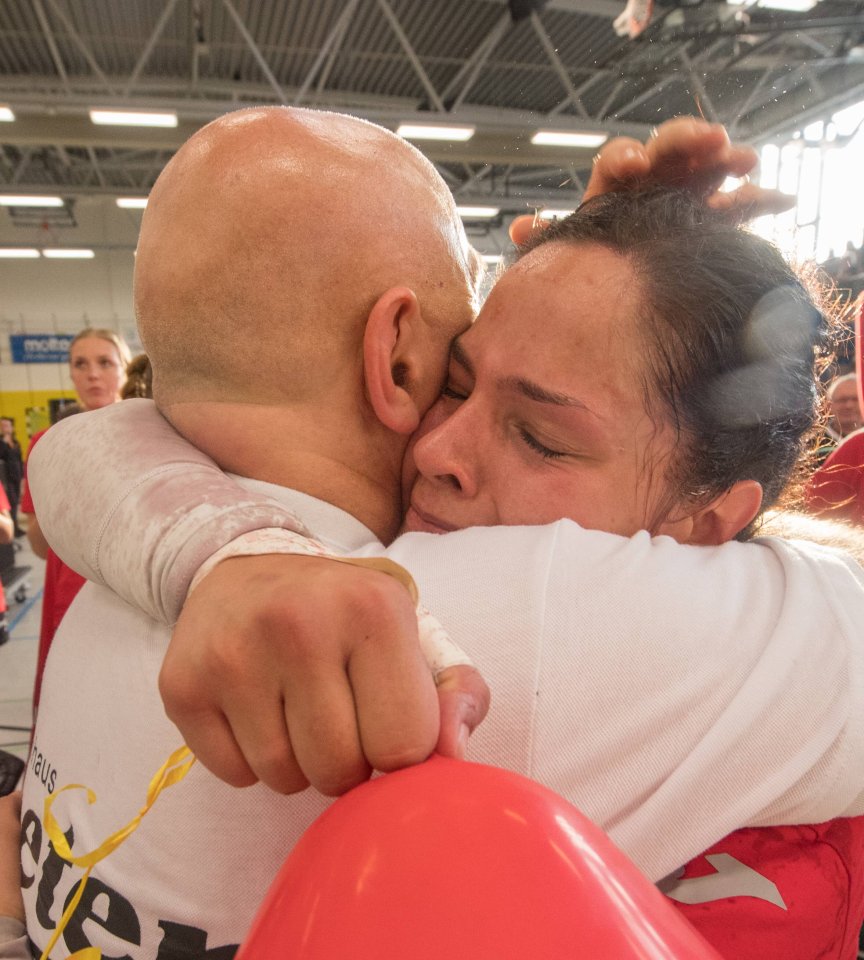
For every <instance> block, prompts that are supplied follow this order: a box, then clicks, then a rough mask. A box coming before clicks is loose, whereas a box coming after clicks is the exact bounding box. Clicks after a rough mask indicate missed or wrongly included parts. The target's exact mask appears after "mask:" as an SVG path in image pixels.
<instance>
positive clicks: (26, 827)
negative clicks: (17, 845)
mask: <svg viewBox="0 0 864 960" xmlns="http://www.w3.org/2000/svg"><path fill="white" fill-rule="evenodd" d="M25 848H26V849H27V850H29V851H30V856H31V857H32V858H33V865H34V873H33V876H32V877H31V876H29V875H28V874H27V873H25V871H24V857H23V856H22V857H21V886H22V887H23V888H24V889H25V890H29V889H30V887H32V886H33V884H34V882H35V880H36V873H35V868H36V866H38V864H39V854H40V853H41V852H42V824H41V823H40V822H39V818H38V817H37V816H36V814H35V813H34V812H33V811H32V810H25V811H24V816H23V817H22V819H21V853H22V854H23V853H24V850H25Z"/></svg>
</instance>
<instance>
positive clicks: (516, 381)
mask: <svg viewBox="0 0 864 960" xmlns="http://www.w3.org/2000/svg"><path fill="white" fill-rule="evenodd" d="M501 385H502V386H503V387H504V388H505V389H509V390H518V391H519V393H521V394H522V395H523V396H526V397H528V399H529V400H536V402H537V403H551V404H554V405H555V406H556V407H577V408H578V409H580V410H584V411H585V412H586V413H590V414H591V415H592V416H595V417H596V416H597V414H596V413H594V411H593V410H592V409H591V408H590V407H589V406H588V405H587V404H586V403H585V402H584V401H583V400H579V399H578V398H576V397H571V396H570V395H569V394H567V393H560V392H559V391H557V390H547V389H546V388H545V387H541V386H540V384H539V383H534V382H533V380H526V379H525V378H524V377H506V378H505V379H504V380H502V381H501Z"/></svg>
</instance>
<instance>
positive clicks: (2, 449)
mask: <svg viewBox="0 0 864 960" xmlns="http://www.w3.org/2000/svg"><path fill="white" fill-rule="evenodd" d="M0 460H2V461H3V463H4V464H5V468H6V476H5V478H4V481H3V488H4V490H5V491H6V498H7V499H8V501H9V507H10V510H11V512H12V522H13V523H14V525H15V536H16V537H20V536H23V535H24V531H23V530H21V529H20V528H19V526H18V503H19V501H20V499H21V481H22V479H23V478H24V462H23V460H22V458H21V445H20V444H19V443H18V438H17V437H16V436H15V421H14V420H13V419H12V418H11V417H0Z"/></svg>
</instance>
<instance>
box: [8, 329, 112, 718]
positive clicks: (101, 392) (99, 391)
mask: <svg viewBox="0 0 864 960" xmlns="http://www.w3.org/2000/svg"><path fill="white" fill-rule="evenodd" d="M130 360H131V354H130V351H129V347H128V346H127V345H126V341H125V340H124V339H123V338H122V337H121V336H119V334H117V333H115V331H113V330H106V329H102V328H99V327H87V328H86V329H85V330H82V331H81V332H80V333H78V334H77V335H76V337H75V339H74V340H73V341H72V343H71V345H70V347H69V372H70V374H71V376H72V383H73V385H74V386H75V393H76V394H77V395H78V403H79V405H80V406H81V407H82V408H83V411H84V412H86V411H88V410H99V409H101V408H102V407H107V406H108V405H109V404H111V403H117V402H118V401H119V400H120V399H121V395H120V391H121V388H122V387H123V384H124V381H125V379H126V367H127V364H128V363H129V362H130ZM49 429H50V428H49ZM44 433H45V431H44V430H42V431H41V432H40V433H37V434H36V435H35V436H34V437H33V439H32V440H31V441H30V449H29V450H28V452H27V458H28V460H29V458H30V453H31V452H32V450H33V447H34V446H35V445H36V443H37V442H38V441H39V438H40V437H41V436H42V435H43V434H44ZM70 507H73V508H74V504H73V503H70ZM20 510H21V513H23V514H24V515H25V516H26V518H27V539H28V540H29V541H30V546H31V547H32V548H33V552H34V553H35V554H36V555H37V556H39V557H42V559H43V560H45V561H46V566H45V588H44V592H43V595H42V625H41V628H40V630H39V655H38V658H37V661H36V680H35V683H34V687H33V710H34V715H35V711H36V708H37V707H38V705H39V693H40V690H41V686H42V671H43V670H44V669H45V659H46V657H47V656H48V650H49V649H50V647H51V641H52V640H53V639H54V634H55V632H56V630H57V627H58V625H59V623H60V621H61V620H62V619H63V614H65V613H66V611H67V609H68V608H69V605H70V604H71V603H72V601H73V600H74V599H75V596H76V594H77V593H78V591H79V590H80V589H81V587H82V586H83V585H84V583H85V580H84V578H83V577H81V576H79V575H78V574H77V573H75V571H74V570H72V569H71V568H70V567H67V566H66V564H65V563H63V562H62V560H60V559H59V558H58V557H57V555H56V554H55V553H54V551H53V550H51V548H50V547H49V546H48V542H47V541H46V540H45V537H44V536H43V534H42V531H41V530H40V529H39V521H38V519H37V517H36V511H35V509H34V507H33V499H32V497H31V496H30V491H29V489H28V488H27V484H26V474H25V485H24V490H23V492H22V495H21V507H20Z"/></svg>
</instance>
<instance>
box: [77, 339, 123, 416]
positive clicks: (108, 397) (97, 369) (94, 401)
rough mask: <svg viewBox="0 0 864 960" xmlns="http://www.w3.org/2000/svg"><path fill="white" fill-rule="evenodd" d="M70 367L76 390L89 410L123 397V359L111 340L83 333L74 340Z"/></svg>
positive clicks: (104, 405)
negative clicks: (121, 389) (121, 392)
mask: <svg viewBox="0 0 864 960" xmlns="http://www.w3.org/2000/svg"><path fill="white" fill-rule="evenodd" d="M69 368H70V371H71V374H72V383H73V384H74V385H75V392H76V393H77V394H78V399H79V400H80V401H81V403H82V405H83V406H84V408H85V409H86V410H98V409H99V408H100V407H107V406H108V404H109V403H115V402H116V401H117V400H119V399H120V387H121V386H122V385H123V380H124V367H123V361H122V360H121V359H120V354H119V353H118V352H117V347H115V346H114V344H113V343H112V342H111V341H110V340H103V339H102V338H101V337H84V338H83V339H82V340H78V341H77V342H76V343H74V344H72V349H71V351H70V352H69Z"/></svg>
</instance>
